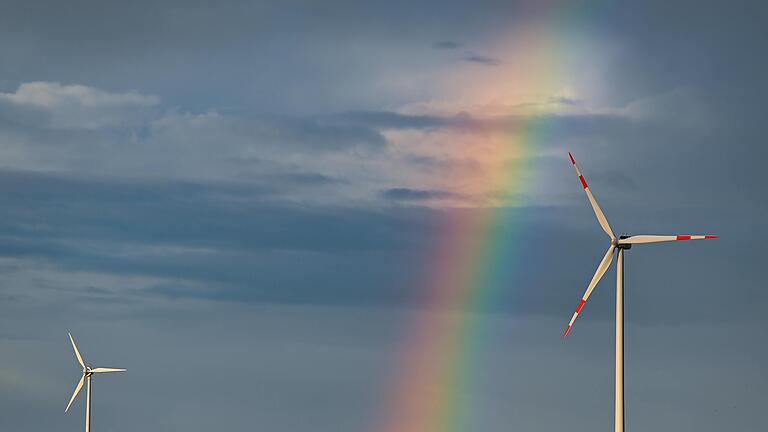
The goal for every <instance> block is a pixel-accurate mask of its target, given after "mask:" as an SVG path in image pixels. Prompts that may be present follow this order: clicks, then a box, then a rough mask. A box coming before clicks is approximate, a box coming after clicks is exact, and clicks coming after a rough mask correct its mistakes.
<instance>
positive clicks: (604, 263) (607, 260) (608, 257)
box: [563, 244, 616, 337]
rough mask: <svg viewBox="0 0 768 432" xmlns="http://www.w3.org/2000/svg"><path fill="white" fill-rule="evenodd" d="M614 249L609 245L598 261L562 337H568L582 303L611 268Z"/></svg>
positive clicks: (582, 305) (614, 247)
mask: <svg viewBox="0 0 768 432" xmlns="http://www.w3.org/2000/svg"><path fill="white" fill-rule="evenodd" d="M615 249H616V246H614V245H613V244H611V246H610V247H609V248H608V251H607V252H606V253H605V256H604V257H603V259H602V260H601V261H600V264H599V265H598V266H597V270H596V271H595V275H594V276H592V280H591V281H589V285H588V286H587V291H586V292H585V293H584V296H583V297H581V301H580V302H579V305H578V306H577V307H576V312H574V313H573V316H572V317H571V321H570V322H569V323H568V327H567V328H566V329H565V333H563V337H566V336H568V333H570V331H571V326H573V322H574V321H576V317H577V316H579V312H581V308H583V307H584V303H586V302H587V299H588V298H589V296H590V294H592V291H593V290H594V289H595V286H597V283H598V282H600V278H602V277H603V275H604V274H605V272H606V271H607V270H608V267H610V266H611V263H612V262H613V251H614V250H615Z"/></svg>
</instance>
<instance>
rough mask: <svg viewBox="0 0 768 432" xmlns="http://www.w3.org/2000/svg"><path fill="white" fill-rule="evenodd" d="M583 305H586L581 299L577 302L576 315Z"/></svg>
mask: <svg viewBox="0 0 768 432" xmlns="http://www.w3.org/2000/svg"><path fill="white" fill-rule="evenodd" d="M584 303H586V302H585V301H584V300H583V299H582V300H581V301H580V302H579V306H577V307H576V313H579V312H581V308H582V307H584Z"/></svg>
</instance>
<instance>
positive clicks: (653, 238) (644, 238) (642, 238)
mask: <svg viewBox="0 0 768 432" xmlns="http://www.w3.org/2000/svg"><path fill="white" fill-rule="evenodd" d="M716 238H720V236H716V235H636V236H631V237H627V238H623V239H620V240H619V244H641V243H660V242H668V241H678V240H705V239H716Z"/></svg>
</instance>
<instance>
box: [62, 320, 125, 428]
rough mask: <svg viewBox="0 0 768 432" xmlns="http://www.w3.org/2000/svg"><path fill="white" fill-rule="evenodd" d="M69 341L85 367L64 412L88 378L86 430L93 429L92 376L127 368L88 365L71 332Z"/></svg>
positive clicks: (123, 370) (81, 364) (79, 361)
mask: <svg viewBox="0 0 768 432" xmlns="http://www.w3.org/2000/svg"><path fill="white" fill-rule="evenodd" d="M69 341H70V342H72V349H74V350H75V357H77V362H78V363H80V366H82V367H83V376H82V377H80V382H78V383H77V386H76V387H75V392H74V393H72V397H71V398H70V399H69V403H68V404H67V408H66V409H64V412H67V411H69V407H70V406H72V402H73V401H74V400H75V397H77V394H78V393H80V390H81V389H82V388H83V382H84V381H85V380H86V379H87V380H88V385H87V386H86V391H85V432H90V431H91V377H92V376H93V374H95V373H106V372H125V369H115V368H92V367H90V366H86V364H85V361H83V356H81V355H80V351H78V350H77V345H75V340H74V339H73V338H72V334H71V333H70V334H69Z"/></svg>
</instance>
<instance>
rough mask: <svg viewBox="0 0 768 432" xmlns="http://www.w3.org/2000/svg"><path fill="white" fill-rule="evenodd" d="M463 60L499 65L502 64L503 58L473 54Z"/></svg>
mask: <svg viewBox="0 0 768 432" xmlns="http://www.w3.org/2000/svg"><path fill="white" fill-rule="evenodd" d="M463 60H465V61H468V62H472V63H479V64H481V65H485V66H498V65H500V64H501V60H499V59H497V58H495V57H490V56H485V55H480V54H472V55H469V56H466V57H464V59H463Z"/></svg>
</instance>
